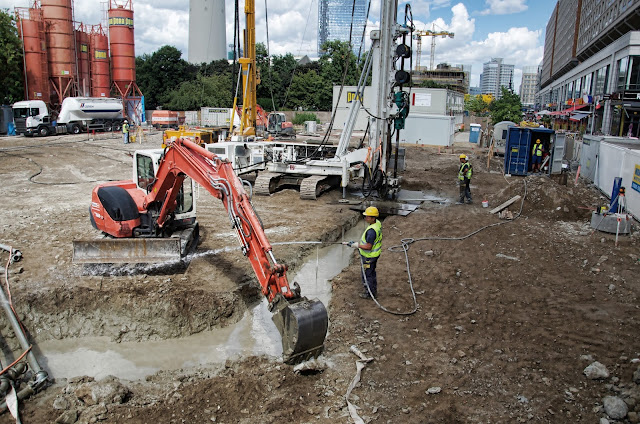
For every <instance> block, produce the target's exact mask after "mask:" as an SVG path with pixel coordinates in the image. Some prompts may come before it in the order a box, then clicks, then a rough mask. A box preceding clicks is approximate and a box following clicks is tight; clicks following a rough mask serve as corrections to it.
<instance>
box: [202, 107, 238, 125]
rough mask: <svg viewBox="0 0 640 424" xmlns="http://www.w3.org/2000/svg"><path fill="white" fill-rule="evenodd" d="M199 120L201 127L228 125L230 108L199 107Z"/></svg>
mask: <svg viewBox="0 0 640 424" xmlns="http://www.w3.org/2000/svg"><path fill="white" fill-rule="evenodd" d="M200 121H201V123H200V124H201V125H202V126H203V127H228V126H229V122H230V121H231V109H229V108H224V107H203V108H202V109H200Z"/></svg>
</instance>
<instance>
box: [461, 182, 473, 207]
mask: <svg viewBox="0 0 640 424" xmlns="http://www.w3.org/2000/svg"><path fill="white" fill-rule="evenodd" d="M469 184H471V180H470V179H469V178H465V179H464V181H460V203H464V198H465V197H466V198H467V200H469V202H471V201H472V200H473V199H471V188H469Z"/></svg>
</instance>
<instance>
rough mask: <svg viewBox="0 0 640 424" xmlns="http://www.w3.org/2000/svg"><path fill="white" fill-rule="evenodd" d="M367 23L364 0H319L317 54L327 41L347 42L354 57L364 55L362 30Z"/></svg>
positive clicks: (321, 51) (320, 52) (320, 53)
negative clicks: (351, 47)
mask: <svg viewBox="0 0 640 424" xmlns="http://www.w3.org/2000/svg"><path fill="white" fill-rule="evenodd" d="M366 23H367V2H366V1H364V0H355V7H354V2H353V1H345V0H320V1H319V2H318V54H319V55H322V54H323V53H324V52H323V50H322V45H323V44H324V43H325V42H327V41H335V40H339V41H349V35H350V34H351V45H352V46H353V52H354V53H355V54H356V55H362V54H363V53H364V45H363V42H364V37H363V34H364V30H365V25H366Z"/></svg>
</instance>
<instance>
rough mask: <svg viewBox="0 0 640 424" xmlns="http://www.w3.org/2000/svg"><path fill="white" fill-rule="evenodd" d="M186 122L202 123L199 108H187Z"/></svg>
mask: <svg viewBox="0 0 640 424" xmlns="http://www.w3.org/2000/svg"><path fill="white" fill-rule="evenodd" d="M184 124H185V125H195V126H198V125H200V119H198V111H197V110H185V112H184Z"/></svg>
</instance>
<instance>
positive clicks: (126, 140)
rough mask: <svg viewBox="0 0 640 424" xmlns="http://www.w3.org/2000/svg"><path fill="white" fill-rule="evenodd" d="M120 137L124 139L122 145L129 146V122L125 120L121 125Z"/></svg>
mask: <svg viewBox="0 0 640 424" xmlns="http://www.w3.org/2000/svg"><path fill="white" fill-rule="evenodd" d="M122 137H123V138H124V144H129V121H127V120H126V119H125V120H124V122H123V123H122Z"/></svg>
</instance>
